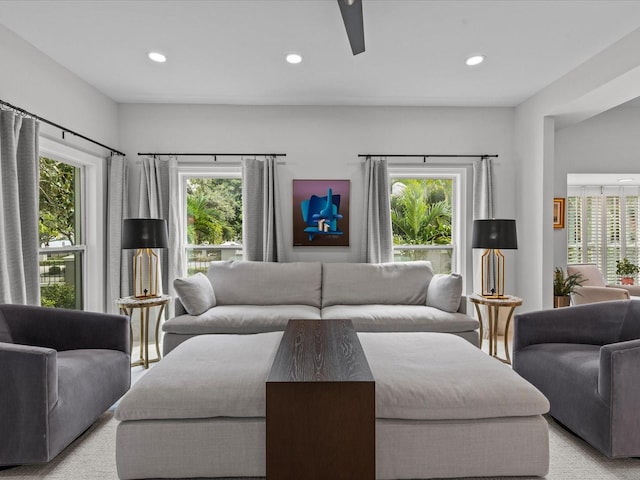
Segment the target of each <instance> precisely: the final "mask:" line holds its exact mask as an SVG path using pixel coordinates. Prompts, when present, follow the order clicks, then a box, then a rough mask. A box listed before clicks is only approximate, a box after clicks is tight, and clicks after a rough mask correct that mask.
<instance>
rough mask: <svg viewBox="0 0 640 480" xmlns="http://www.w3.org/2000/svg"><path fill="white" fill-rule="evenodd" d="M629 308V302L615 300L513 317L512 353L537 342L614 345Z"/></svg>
mask: <svg viewBox="0 0 640 480" xmlns="http://www.w3.org/2000/svg"><path fill="white" fill-rule="evenodd" d="M628 306H629V302H628V301H615V302H601V303H590V304H588V305H579V306H575V307H566V308H554V309H550V310H538V311H533V312H526V313H520V314H516V315H515V317H514V328H513V351H514V352H517V351H518V350H522V349H523V348H525V347H527V346H528V345H533V344H539V343H583V344H591V345H606V344H609V343H614V342H617V341H618V339H619V334H620V329H621V328H622V323H623V320H624V316H625V313H626V311H627V308H628Z"/></svg>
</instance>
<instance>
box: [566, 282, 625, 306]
mask: <svg viewBox="0 0 640 480" xmlns="http://www.w3.org/2000/svg"><path fill="white" fill-rule="evenodd" d="M574 292H575V293H574V294H573V295H571V301H572V302H573V304H574V305H583V304H585V303H596V302H607V301H609V300H628V299H629V292H628V291H627V290H625V289H623V288H617V287H608V286H607V287H592V286H581V287H575V290H574Z"/></svg>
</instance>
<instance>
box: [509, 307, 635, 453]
mask: <svg viewBox="0 0 640 480" xmlns="http://www.w3.org/2000/svg"><path fill="white" fill-rule="evenodd" d="M513 369H514V370H515V371H516V372H518V373H519V374H520V375H521V376H522V377H524V378H525V379H526V380H528V381H529V382H531V383H532V384H533V385H534V386H536V387H537V388H538V389H539V390H540V391H541V392H542V393H543V394H544V395H545V396H546V397H547V398H548V399H549V402H550V404H551V410H550V413H551V415H552V416H553V417H554V418H555V419H557V420H558V421H559V422H560V423H562V424H563V425H565V426H566V427H568V428H569V429H570V430H572V431H573V432H575V433H576V434H577V435H579V436H580V437H582V438H583V439H584V440H586V441H587V442H589V443H590V444H591V445H593V446H594V447H595V448H597V449H598V450H600V451H601V452H602V453H604V454H605V455H607V456H609V457H637V456H640V415H639V414H638V409H639V408H640V382H639V381H638V379H640V300H616V301H610V302H600V303H591V304H587V305H579V306H575V307H569V308H559V309H555V310H542V311H536V312H529V313H524V314H520V315H516V317H515V326H514V338H513Z"/></svg>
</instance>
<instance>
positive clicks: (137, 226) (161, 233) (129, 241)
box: [122, 218, 169, 249]
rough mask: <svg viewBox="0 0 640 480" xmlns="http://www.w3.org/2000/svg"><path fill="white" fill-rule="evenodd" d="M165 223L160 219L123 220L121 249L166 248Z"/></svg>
mask: <svg viewBox="0 0 640 480" xmlns="http://www.w3.org/2000/svg"><path fill="white" fill-rule="evenodd" d="M168 247H169V235H168V234H167V221H166V220H164V219H162V218H125V219H124V220H123V222H122V248H123V249H128V248H135V249H137V248H168Z"/></svg>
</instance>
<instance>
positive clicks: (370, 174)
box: [362, 158, 393, 263]
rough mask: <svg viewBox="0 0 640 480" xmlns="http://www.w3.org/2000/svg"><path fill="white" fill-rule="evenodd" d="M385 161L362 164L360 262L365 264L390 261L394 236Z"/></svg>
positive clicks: (372, 159) (370, 160)
mask: <svg viewBox="0 0 640 480" xmlns="http://www.w3.org/2000/svg"><path fill="white" fill-rule="evenodd" d="M389 188H390V186H389V173H388V169H387V160H386V159H375V158H366V159H365V161H364V215H363V219H364V229H363V248H362V260H363V262H366V263H381V262H391V261H393V233H392V230H391V203H390V200H389Z"/></svg>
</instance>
